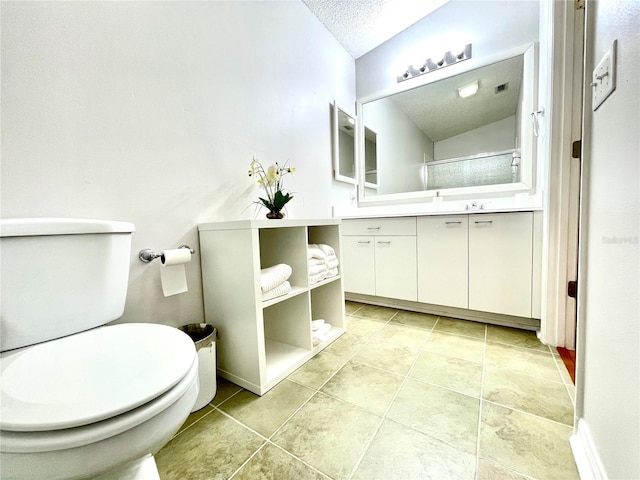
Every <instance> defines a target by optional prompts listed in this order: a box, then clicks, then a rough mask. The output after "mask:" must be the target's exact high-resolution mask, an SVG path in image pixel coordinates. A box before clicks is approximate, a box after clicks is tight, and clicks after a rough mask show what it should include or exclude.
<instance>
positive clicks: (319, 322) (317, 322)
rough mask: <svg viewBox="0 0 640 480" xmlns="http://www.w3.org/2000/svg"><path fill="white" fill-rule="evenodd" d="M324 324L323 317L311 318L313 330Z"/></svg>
mask: <svg viewBox="0 0 640 480" xmlns="http://www.w3.org/2000/svg"><path fill="white" fill-rule="evenodd" d="M322 325H324V319H322V318H319V319H317V320H311V330H318V329H319V328H320V327H321V326H322Z"/></svg>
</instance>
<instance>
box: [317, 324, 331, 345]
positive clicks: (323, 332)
mask: <svg viewBox="0 0 640 480" xmlns="http://www.w3.org/2000/svg"><path fill="white" fill-rule="evenodd" d="M330 331H331V324H330V323H326V322H325V323H324V324H322V326H321V327H320V328H319V329H318V330H316V331H315V332H313V336H312V339H313V344H314V345H317V344H318V343H320V342H324V341H325V340H326V339H327V338H328V337H327V335H328V334H329V332H330ZM316 341H317V342H316Z"/></svg>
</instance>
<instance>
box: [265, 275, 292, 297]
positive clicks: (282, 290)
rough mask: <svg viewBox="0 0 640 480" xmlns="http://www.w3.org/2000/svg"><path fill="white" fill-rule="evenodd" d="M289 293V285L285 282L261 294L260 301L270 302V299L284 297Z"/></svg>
mask: <svg viewBox="0 0 640 480" xmlns="http://www.w3.org/2000/svg"><path fill="white" fill-rule="evenodd" d="M290 291H291V284H290V283H289V282H287V281H286V280H285V281H284V282H282V283H281V284H280V285H278V286H276V287H275V288H272V289H271V290H267V291H266V292H262V301H263V302H264V301H265V300H271V299H272V298H276V297H281V296H283V295H286V294H287V293H289V292H290Z"/></svg>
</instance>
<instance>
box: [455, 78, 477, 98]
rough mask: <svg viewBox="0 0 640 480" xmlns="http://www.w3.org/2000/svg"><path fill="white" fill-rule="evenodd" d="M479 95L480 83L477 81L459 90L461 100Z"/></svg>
mask: <svg viewBox="0 0 640 480" xmlns="http://www.w3.org/2000/svg"><path fill="white" fill-rule="evenodd" d="M476 93H478V81H477V80H475V81H473V82H472V83H469V84H468V85H464V86H463V87H460V88H458V95H459V96H460V98H467V97H470V96H471V95H475V94H476Z"/></svg>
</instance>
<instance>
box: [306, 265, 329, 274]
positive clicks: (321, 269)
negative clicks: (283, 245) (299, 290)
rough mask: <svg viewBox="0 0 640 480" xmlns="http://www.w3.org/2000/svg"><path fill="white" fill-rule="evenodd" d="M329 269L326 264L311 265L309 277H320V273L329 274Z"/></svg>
mask: <svg viewBox="0 0 640 480" xmlns="http://www.w3.org/2000/svg"><path fill="white" fill-rule="evenodd" d="M327 270H329V267H327V265H326V264H325V263H323V264H322V265H309V276H310V277H311V276H314V275H318V274H320V273H327Z"/></svg>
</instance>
